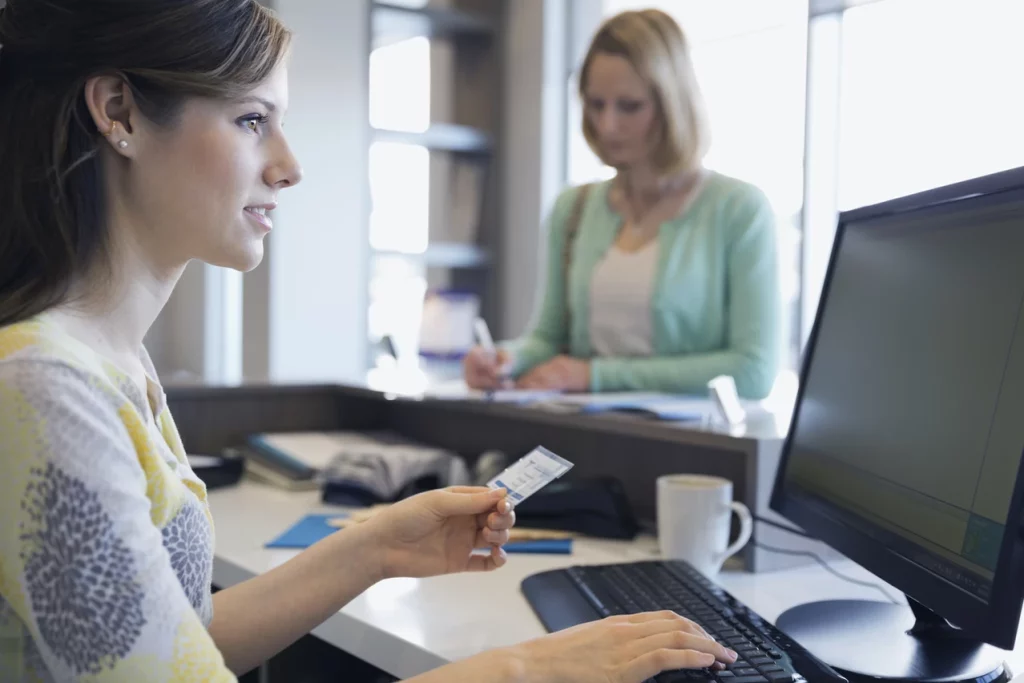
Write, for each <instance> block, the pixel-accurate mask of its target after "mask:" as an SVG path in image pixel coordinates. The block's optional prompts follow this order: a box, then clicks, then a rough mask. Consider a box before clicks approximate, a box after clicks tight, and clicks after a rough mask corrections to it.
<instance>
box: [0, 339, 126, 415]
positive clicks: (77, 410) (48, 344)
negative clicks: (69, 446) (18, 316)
mask: <svg viewBox="0 0 1024 683" xmlns="http://www.w3.org/2000/svg"><path fill="white" fill-rule="evenodd" d="M122 403H123V399H122V397H121V395H120V393H119V392H118V390H117V388H116V387H115V386H113V384H112V383H111V382H110V379H109V378H108V377H107V376H106V374H105V373H104V372H103V368H102V365H101V364H100V362H99V360H98V358H96V357H95V354H92V353H91V352H89V351H88V350H87V349H86V348H84V347H83V348H78V346H76V343H74V342H72V341H71V340H70V339H66V338H64V335H62V334H61V333H60V332H58V331H56V330H54V329H52V328H51V327H50V326H48V325H46V324H44V323H41V322H39V321H29V322H24V323H18V324H15V325H9V326H6V327H2V328H0V424H2V425H3V426H4V427H5V429H12V430H13V429H15V428H20V429H21V430H22V431H24V430H25V429H30V428H31V425H41V424H45V425H48V428H53V427H58V426H60V427H62V428H63V427H71V426H89V427H96V426H98V425H102V426H103V430H104V431H106V432H110V431H112V430H113V431H120V430H118V429H117V425H119V423H120V419H119V416H118V412H119V410H120V408H121V404H122ZM83 422H84V423H87V424H82V423H83ZM0 432H3V433H11V432H6V431H5V430H0Z"/></svg>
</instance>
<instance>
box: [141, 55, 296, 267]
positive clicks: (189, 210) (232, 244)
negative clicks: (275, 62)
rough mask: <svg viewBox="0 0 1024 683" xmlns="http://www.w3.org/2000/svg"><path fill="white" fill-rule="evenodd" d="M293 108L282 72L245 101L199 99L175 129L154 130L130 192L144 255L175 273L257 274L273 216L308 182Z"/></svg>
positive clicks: (143, 141)
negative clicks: (293, 130) (180, 268)
mask: <svg viewBox="0 0 1024 683" xmlns="http://www.w3.org/2000/svg"><path fill="white" fill-rule="evenodd" d="M287 107H288V73H287V69H286V68H285V66H284V65H281V66H279V67H278V68H277V69H276V70H275V71H274V72H273V73H272V74H271V75H270V76H269V77H268V78H267V79H266V80H265V81H264V82H263V83H261V84H260V85H258V86H257V87H255V88H253V89H252V90H251V91H249V92H248V93H246V94H245V95H244V96H243V97H241V98H238V99H235V100H213V99H200V98H197V99H193V100H190V101H188V102H187V103H186V104H185V106H184V108H183V110H182V112H181V115H180V118H179V120H178V121H177V122H176V123H175V124H174V125H173V126H171V127H169V128H166V129H164V128H159V127H155V126H152V125H150V126H147V128H148V130H147V131H146V132H147V134H146V135H145V136H144V137H143V138H142V139H140V140H139V148H138V149H137V150H136V151H137V154H136V155H135V159H134V161H135V163H133V164H132V171H131V172H130V176H129V184H128V187H127V188H126V194H127V197H126V199H127V201H128V202H129V206H130V211H131V212H132V214H133V216H132V218H133V219H135V220H133V223H134V224H136V225H141V226H143V227H142V229H141V230H140V231H139V232H140V235H138V237H141V238H142V239H144V240H146V241H147V242H152V244H149V245H147V246H149V247H151V248H150V249H148V250H147V251H149V252H150V253H152V254H160V255H161V256H160V259H161V261H164V260H166V265H168V266H171V265H175V264H176V262H181V263H184V262H187V261H188V260H191V259H198V260H200V261H204V262H206V263H210V264H213V265H218V266H225V267H228V268H234V269H236V270H243V271H246V270H251V269H252V268H254V267H256V265H258V264H259V262H260V260H261V259H262V258H263V239H264V238H265V237H266V236H267V234H268V233H269V232H270V230H271V227H272V220H273V219H272V216H269V215H266V214H267V213H269V211H270V210H272V208H273V206H274V205H275V204H276V202H277V200H278V193H279V192H280V190H282V189H283V188H286V187H290V186H292V185H294V184H295V183H297V182H299V180H300V178H301V170H300V168H299V166H298V163H297V161H296V159H295V157H294V156H293V155H292V152H291V149H290V148H289V146H288V143H287V140H286V139H285V135H284V130H283V128H282V120H283V117H284V114H285V111H286V110H287ZM139 219H141V220H139Z"/></svg>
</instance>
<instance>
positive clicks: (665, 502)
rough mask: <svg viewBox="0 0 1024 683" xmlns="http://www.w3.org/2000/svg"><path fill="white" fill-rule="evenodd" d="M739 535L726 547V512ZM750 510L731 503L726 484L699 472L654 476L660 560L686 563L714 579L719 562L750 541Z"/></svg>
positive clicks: (719, 566)
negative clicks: (736, 522)
mask: <svg viewBox="0 0 1024 683" xmlns="http://www.w3.org/2000/svg"><path fill="white" fill-rule="evenodd" d="M733 512H735V513H736V515H737V516H738V517H739V519H740V535H739V537H738V538H737V539H736V540H735V541H734V542H733V543H732V545H729V528H730V524H729V523H730V521H731V517H732V513H733ZM753 528H754V523H753V520H752V519H751V517H750V510H748V509H747V506H746V505H744V504H743V503H740V502H739V501H734V500H733V499H732V482H731V481H729V480H728V479H723V478H721V477H710V476H705V475H700V474H668V475H665V476H662V477H658V544H659V545H660V546H661V554H662V555H663V556H664V557H665V558H666V559H672V560H686V561H687V562H689V563H690V564H691V565H693V566H694V568H696V569H697V571H699V572H700V573H702V574H704V575H705V576H714V575H715V574H717V573H718V572H719V570H721V569H722V564H723V563H724V562H725V560H726V559H727V558H728V557H730V556H732V555H734V554H736V553H737V552H739V550H740V549H742V548H743V546H745V545H746V544H747V541H749V540H750V534H751V532H752V531H753Z"/></svg>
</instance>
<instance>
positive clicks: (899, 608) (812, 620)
mask: <svg viewBox="0 0 1024 683" xmlns="http://www.w3.org/2000/svg"><path fill="white" fill-rule="evenodd" d="M924 609H925V608H923V607H920V606H915V609H914V610H913V611H912V610H911V608H909V607H906V606H904V605H894V604H891V603H887V602H871V601H868V600H827V601H822V602H812V603H807V604H805V605H798V606H797V607H794V608H792V609H790V610H787V611H786V612H784V613H783V614H782V615H781V616H780V617H779V618H778V621H777V622H776V624H777V626H778V627H779V629H780V630H781V631H782V632H784V633H785V634H786V635H788V636H790V637H791V638H793V640H795V641H797V642H798V643H800V644H801V645H803V646H804V647H805V648H807V649H808V650H810V651H811V653H812V654H813V655H814V656H816V657H817V658H818V659H820V660H822V661H823V662H825V663H826V664H828V665H830V666H831V667H832V668H834V669H835V670H836V671H838V672H839V673H840V674H842V675H844V676H846V677H847V678H848V679H849V680H850V683H864V682H866V681H872V682H873V683H878V681H879V679H886V680H892V681H922V682H924V681H928V682H933V683H934V682H938V681H942V683H961V682H962V683H1003V682H1005V681H1007V680H1008V679H1009V675H1008V671H1007V668H1006V667H1005V666H1004V664H1003V656H1004V652H1003V651H1002V650H999V649H997V648H994V647H992V646H991V645H985V644H980V643H976V642H973V641H968V640H961V639H958V638H957V637H956V635H952V634H953V633H955V631H953V630H952V627H949V626H948V625H946V628H945V629H943V628H936V627H935V626H934V622H925V620H923V619H921V618H915V612H920V610H924ZM918 617H920V614H919V615H918ZM943 623H945V622H943ZM912 630H913V631H914V632H915V633H916V635H911V633H910V632H911V631H912Z"/></svg>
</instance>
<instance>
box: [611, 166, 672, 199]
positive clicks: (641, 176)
mask: <svg viewBox="0 0 1024 683" xmlns="http://www.w3.org/2000/svg"><path fill="white" fill-rule="evenodd" d="M619 177H620V178H621V179H622V187H623V189H624V190H625V191H626V193H627V194H628V195H629V196H630V197H631V198H632V199H634V200H635V201H639V200H645V199H650V198H651V197H655V196H657V195H660V194H661V193H662V190H663V188H664V185H665V179H664V178H662V177H661V176H659V175H658V174H657V173H655V172H654V169H653V168H651V167H650V166H649V165H647V164H638V165H636V166H630V167H629V168H625V169H622V170H621V171H620V172H619Z"/></svg>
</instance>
